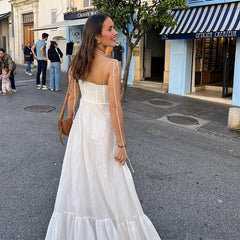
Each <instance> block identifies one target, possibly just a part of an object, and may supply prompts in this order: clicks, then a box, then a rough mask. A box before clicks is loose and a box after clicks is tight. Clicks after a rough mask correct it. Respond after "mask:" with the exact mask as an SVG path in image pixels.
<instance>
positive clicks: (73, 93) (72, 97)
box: [67, 68, 80, 118]
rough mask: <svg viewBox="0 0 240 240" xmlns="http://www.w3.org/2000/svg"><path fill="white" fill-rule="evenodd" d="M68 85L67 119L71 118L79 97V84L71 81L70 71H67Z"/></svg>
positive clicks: (73, 80)
mask: <svg viewBox="0 0 240 240" xmlns="http://www.w3.org/2000/svg"><path fill="white" fill-rule="evenodd" d="M68 81H69V82H68V84H69V95H68V105H67V106H68V107H67V109H68V118H71V117H73V112H75V111H76V107H77V102H78V97H79V91H80V88H79V83H78V82H77V81H76V80H75V79H73V77H72V72H71V69H70V68H69V71H68ZM73 109H74V110H73Z"/></svg>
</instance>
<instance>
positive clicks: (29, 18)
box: [23, 13, 33, 23]
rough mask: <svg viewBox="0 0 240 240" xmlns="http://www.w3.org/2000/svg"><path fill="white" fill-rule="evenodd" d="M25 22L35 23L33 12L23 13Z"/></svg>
mask: <svg viewBox="0 0 240 240" xmlns="http://www.w3.org/2000/svg"><path fill="white" fill-rule="evenodd" d="M23 23H33V13H28V14H23Z"/></svg>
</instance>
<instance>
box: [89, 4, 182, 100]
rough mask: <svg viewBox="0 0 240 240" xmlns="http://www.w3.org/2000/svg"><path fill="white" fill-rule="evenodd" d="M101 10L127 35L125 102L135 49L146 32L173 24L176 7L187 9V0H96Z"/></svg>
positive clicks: (122, 92)
mask: <svg viewBox="0 0 240 240" xmlns="http://www.w3.org/2000/svg"><path fill="white" fill-rule="evenodd" d="M93 5H94V6H95V7H96V9H97V11H98V12H99V13H104V14H106V15H108V16H110V17H111V18H112V20H113V22H114V24H115V26H116V27H117V28H118V29H121V31H122V32H123V34H124V35H125V36H126V39H127V44H128V54H127V61H126V66H125V69H124V75H123V85H122V91H121V99H122V101H124V99H125V95H126V90H127V81H128V74H129V68H130V63H131V59H132V52H133V49H134V47H136V46H137V45H138V43H139V41H140V40H141V38H142V37H143V35H144V34H145V33H147V32H148V31H149V30H151V29H152V28H159V27H161V26H167V27H174V26H175V24H176V21H175V20H174V19H173V17H174V15H173V11H174V9H176V8H178V9H183V8H186V0H148V1H147V0H146V1H141V0H127V1H124V0H93Z"/></svg>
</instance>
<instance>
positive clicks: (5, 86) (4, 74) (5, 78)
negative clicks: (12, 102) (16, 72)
mask: <svg viewBox="0 0 240 240" xmlns="http://www.w3.org/2000/svg"><path fill="white" fill-rule="evenodd" d="M0 78H1V79H2V91H3V95H6V93H7V91H8V93H9V94H10V95H11V94H12V89H11V87H10V80H9V74H8V69H7V68H3V69H2V74H1V76H0ZM6 90H7V91H6Z"/></svg>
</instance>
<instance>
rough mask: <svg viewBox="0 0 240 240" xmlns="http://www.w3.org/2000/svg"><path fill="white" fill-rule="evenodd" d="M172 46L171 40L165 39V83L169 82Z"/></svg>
mask: <svg viewBox="0 0 240 240" xmlns="http://www.w3.org/2000/svg"><path fill="white" fill-rule="evenodd" d="M170 47H171V41H170V40H166V41H165V60H164V74H163V83H166V84H168V83H169V64H170Z"/></svg>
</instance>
